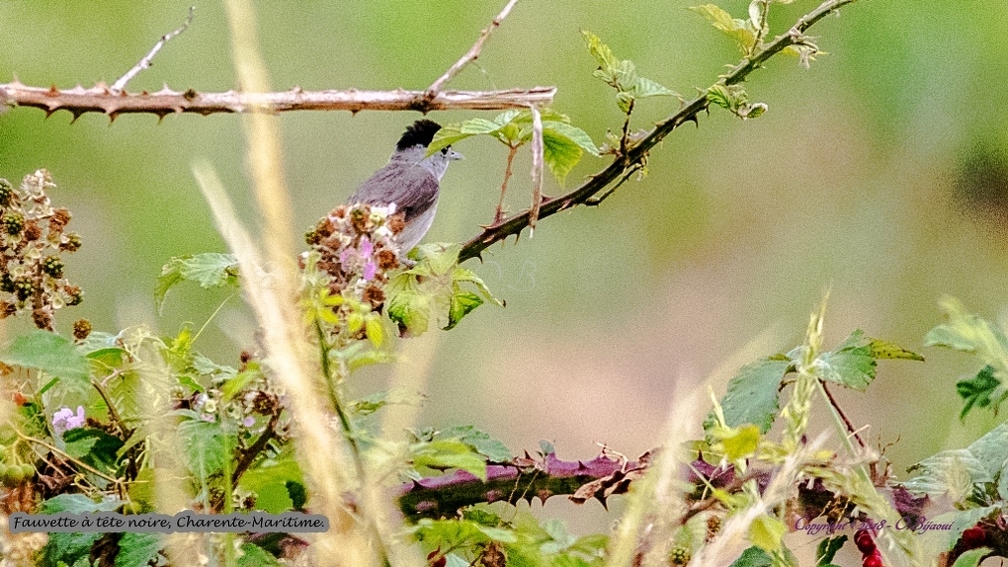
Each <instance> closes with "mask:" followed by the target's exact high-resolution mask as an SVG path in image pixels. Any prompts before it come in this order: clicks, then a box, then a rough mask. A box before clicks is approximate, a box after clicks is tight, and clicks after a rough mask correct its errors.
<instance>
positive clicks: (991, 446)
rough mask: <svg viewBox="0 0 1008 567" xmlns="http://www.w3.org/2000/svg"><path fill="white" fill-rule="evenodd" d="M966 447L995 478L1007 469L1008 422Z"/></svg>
mask: <svg viewBox="0 0 1008 567" xmlns="http://www.w3.org/2000/svg"><path fill="white" fill-rule="evenodd" d="M966 449H967V450H968V451H969V453H970V454H971V455H973V457H975V458H976V460H977V461H979V462H980V465H981V466H982V467H983V468H984V470H985V471H987V474H988V475H989V476H990V478H994V477H995V476H997V475H998V474H1000V473H1002V472H1003V471H1004V470H1005V463H1006V462H1008V424H1004V423H1002V424H1001V425H998V426H997V427H995V428H994V429H991V430H990V431H988V432H987V433H985V434H984V435H983V436H982V437H980V438H979V439H977V440H976V441H974V442H972V443H970V444H969V446H968V447H966ZM977 482H982V481H980V480H978V481H977Z"/></svg>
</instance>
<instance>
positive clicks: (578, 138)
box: [543, 116, 599, 156]
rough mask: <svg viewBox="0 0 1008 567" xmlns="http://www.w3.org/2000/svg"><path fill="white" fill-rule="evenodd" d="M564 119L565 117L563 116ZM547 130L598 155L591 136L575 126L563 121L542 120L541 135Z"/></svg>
mask: <svg viewBox="0 0 1008 567" xmlns="http://www.w3.org/2000/svg"><path fill="white" fill-rule="evenodd" d="M564 118H566V116H564ZM547 130H549V131H551V132H554V133H555V134H556V135H557V136H560V137H563V138H566V139H567V140H570V141H571V142H574V143H575V144H577V145H578V146H579V147H580V148H581V149H583V150H584V151H586V152H588V153H590V154H592V155H594V156H597V155H599V149H598V146H596V145H595V142H594V141H593V140H592V139H591V136H589V135H588V133H587V132H585V131H584V130H582V129H580V128H578V127H577V126H571V125H570V124H568V123H567V122H565V121H561V120H543V135H544V136H545V132H546V131H547Z"/></svg>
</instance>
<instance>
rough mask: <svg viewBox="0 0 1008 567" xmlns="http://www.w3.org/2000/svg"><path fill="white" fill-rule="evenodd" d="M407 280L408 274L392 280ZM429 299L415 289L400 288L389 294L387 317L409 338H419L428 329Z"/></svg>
mask: <svg viewBox="0 0 1008 567" xmlns="http://www.w3.org/2000/svg"><path fill="white" fill-rule="evenodd" d="M399 278H404V279H409V278H410V276H409V274H399V275H398V276H395V277H394V278H393V282H394V281H395V280H396V279H399ZM431 303H432V302H431V298H430V297H429V296H427V295H425V294H422V293H420V292H419V291H417V290H416V289H411V288H402V289H398V290H397V291H395V292H394V293H389V302H388V316H389V318H390V319H392V320H393V321H395V322H396V323H397V324H398V325H399V327H400V328H402V329H405V330H406V333H407V334H408V335H410V336H414V337H415V336H419V335H422V334H424V333H426V332H427V329H428V328H429V327H430V312H431Z"/></svg>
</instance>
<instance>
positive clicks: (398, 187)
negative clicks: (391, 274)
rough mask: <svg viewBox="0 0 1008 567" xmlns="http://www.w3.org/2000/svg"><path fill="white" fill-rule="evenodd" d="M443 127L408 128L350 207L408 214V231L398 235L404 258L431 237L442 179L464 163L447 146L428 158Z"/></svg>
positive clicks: (419, 124) (430, 122)
mask: <svg viewBox="0 0 1008 567" xmlns="http://www.w3.org/2000/svg"><path fill="white" fill-rule="evenodd" d="M440 129H441V125H440V124H438V123H437V122H434V121H433V120H427V119H423V120H417V121H416V122H414V123H413V124H412V125H410V126H408V127H407V128H406V131H405V132H404V133H403V135H402V137H400V138H399V141H398V142H397V143H396V147H395V151H394V152H392V156H391V157H390V158H389V161H388V163H387V164H385V166H384V167H382V168H381V169H379V170H378V171H376V172H374V173H373V174H372V175H371V177H369V178H367V180H366V181H364V182H363V183H361V184H360V186H359V187H357V190H356V191H354V192H353V195H351V196H350V198H349V199H348V200H347V203H348V204H355V203H363V204H366V205H377V206H388V205H391V204H393V203H395V210H396V212H401V213H404V214H405V223H406V227H405V228H403V230H402V232H400V233H399V234H398V235H397V239H398V243H399V246H400V254H399V255H400V257H404V256H405V255H406V253H407V252H409V251H410V250H412V249H413V247H414V246H416V245H417V244H418V243H419V242H420V240H421V239H422V238H423V237H424V235H425V234H427V231H428V230H429V229H430V227H431V224H432V223H433V222H434V214H435V213H436V212H437V203H438V196H439V195H440V192H441V178H442V177H444V174H445V171H447V169H448V164H450V163H451V162H453V161H456V160H460V159H463V157H462V154H460V153H458V152H456V151H455V150H453V149H451V146H446V147H444V148H442V149H441V150H439V151H436V152H434V153H433V154H431V155H430V156H427V147H428V146H430V143H431V140H433V139H434V134H436V133H437V132H438V130H440Z"/></svg>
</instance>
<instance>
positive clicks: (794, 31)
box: [459, 0, 855, 262]
mask: <svg viewBox="0 0 1008 567" xmlns="http://www.w3.org/2000/svg"><path fill="white" fill-rule="evenodd" d="M854 1H855V0H827V1H826V2H823V3H822V4H821V5H820V6H819V7H818V8H816V9H815V10H813V11H811V12H809V13H808V14H806V15H805V16H803V17H802V18H801V19H799V20H798V22H797V23H795V25H794V26H793V27H792V28H791V29H790V30H789V31H788V32H787V33H785V34H782V35H780V36H778V37H777V38H775V39H774V40H773V41H772V42H771V43H769V44H767V46H766V48H765V49H763V51H760V52H759V53H758V54H756V55H754V56H753V57H751V58H745V59H742V61H740V62H739V63H738V64H737V65H736V66H735V67H733V68H732V69H731V70H730V71H729V72H728V74H726V75H724V76H722V77H721V79H720V80H719V81H718V82H717V83H716V84H719V85H734V84H737V83H741V82H742V81H744V80H745V79H746V77H748V76H749V74H750V73H752V72H753V71H755V70H756V69H759V68H760V67H761V66H763V64H764V63H766V61H767V60H768V59H770V58H771V57H773V56H774V55H777V54H778V53H780V52H781V51H783V50H784V49H786V48H787V47H790V46H792V45H805V42H806V41H807V40H806V39H805V38H804V37H803V35H802V34H803V33H804V32H805V30H807V29H808V28H809V27H811V26H812V25H814V24H815V23H816V22H818V21H819V20H821V19H823V18H825V17H826V16H828V15H829V14H832V13H833V12H835V11H836V10H838V9H839V8H841V7H843V6H845V5H847V4H851V3H852V2H854ZM709 105H710V102H709V101H708V100H707V95H706V92H705V93H702V94H700V95H698V96H697V97H696V98H694V99H693V100H691V101H689V102H688V103H686V104H685V105H684V106H683V107H682V108H680V109H679V111H678V112H676V113H675V114H673V115H672V116H670V117H668V118H667V119H665V120H664V121H662V122H659V123H658V124H656V125H655V128H654V129H653V130H652V131H651V132H650V133H649V134H648V135H647V136H646V137H644V138H643V139H642V140H641V141H640V142H638V143H637V144H635V145H634V146H633V147H631V148H629V150H628V151H627V153H626V156H625V158H624V156H616V158H615V159H614V160H613V162H612V163H611V164H609V166H608V167H606V168H605V169H604V170H602V171H600V172H599V173H597V174H595V175H592V176H591V178H590V179H589V180H588V181H586V182H585V183H584V184H582V185H581V186H580V187H578V188H577V189H574V190H572V191H570V192H568V193H567V194H565V195H562V196H560V197H556V198H553V199H546V200H545V201H544V202H543V204H542V207H541V208H540V210H539V211H537V215H536V217H535V218H536V219H543V218H546V217H548V216H551V215H555V214H556V213H558V212H560V211H563V210H566V209H569V208H572V207H574V206H577V205H582V204H585V203H586V202H587V201H588V199H590V198H591V197H593V196H595V195H596V194H597V193H599V192H600V191H602V190H603V189H605V188H606V187H607V186H608V185H609V184H610V183H612V182H613V181H616V180H617V179H619V177H620V176H621V175H623V173H624V172H625V171H626V168H627V166H628V165H627V164H633V163H639V162H641V160H643V159H645V157H646V156H647V152H648V151H649V150H650V149H651V148H653V147H654V146H656V145H657V144H658V143H659V142H661V141H662V140H663V139H664V138H665V136H667V135H669V134H670V133H671V132H672V131H673V130H675V129H676V128H678V127H679V126H681V125H683V124H684V123H686V122H696V121H697V117H698V115H699V114H700V113H701V112H703V111H704V110H706V109H707V107H708V106H709ZM530 221H531V222H530ZM533 223H534V221H533V216H532V211H531V210H527V211H524V212H522V213H518V214H516V215H513V216H511V217H510V218H508V219H505V220H504V221H503V222H501V223H498V224H496V225H494V226H491V227H487V228H484V229H483V230H482V231H481V232H480V233H479V234H477V235H476V236H474V237H473V238H471V239H470V240H469V241H468V242H466V243H465V244H464V245H463V246H462V250H461V252H459V261H460V262H461V261H464V260H469V259H471V258H477V257H480V255H481V254H482V252H483V251H484V250H486V249H487V248H489V247H490V246H491V245H493V244H494V243H495V242H499V241H501V240H504V239H505V238H507V237H508V236H511V235H518V234H520V233H521V231H522V230H524V229H525V227H528V226H531V225H532V224H533Z"/></svg>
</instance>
